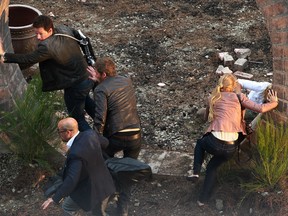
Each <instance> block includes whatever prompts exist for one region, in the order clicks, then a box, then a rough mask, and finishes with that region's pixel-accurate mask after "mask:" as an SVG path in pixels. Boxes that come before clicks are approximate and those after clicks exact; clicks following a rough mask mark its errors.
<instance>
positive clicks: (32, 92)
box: [0, 76, 63, 162]
mask: <svg viewBox="0 0 288 216" xmlns="http://www.w3.org/2000/svg"><path fill="white" fill-rule="evenodd" d="M59 101H60V99H59V97H58V96H57V92H42V91H41V79H40V77H39V76H36V77H34V78H33V79H32V81H31V82H30V83H29V85H28V88H27V91H26V92H25V94H24V96H23V98H21V99H20V98H19V99H17V100H16V101H15V107H14V110H13V111H12V112H2V113H1V117H2V118H1V125H0V130H1V132H4V133H5V134H6V135H7V136H8V137H9V139H10V143H9V145H10V149H11V150H12V151H13V152H15V153H16V154H17V155H18V156H20V157H21V158H22V159H24V160H25V161H29V162H30V161H32V160H35V159H37V160H39V159H40V160H41V159H42V158H43V157H44V155H45V154H46V153H47V152H45V151H46V150H47V148H46V147H45V146H47V145H48V141H49V140H51V139H53V138H55V136H56V126H57V117H56V115H55V113H56V110H57V109H58V110H59V109H62V108H63V104H62V103H60V102H59Z"/></svg>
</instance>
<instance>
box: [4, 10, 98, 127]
mask: <svg viewBox="0 0 288 216" xmlns="http://www.w3.org/2000/svg"><path fill="white" fill-rule="evenodd" d="M33 27H34V30H35V34H36V36H37V39H38V40H39V41H40V42H39V44H38V47H37V49H36V50H35V51H33V52H31V53H27V54H14V53H5V50H4V48H3V45H2V43H0V57H1V60H0V62H1V63H3V62H5V63H30V64H36V63H38V62H39V68H40V75H41V78H42V90H43V91H44V92H45V91H54V90H60V89H64V100H65V104H66V107H67V110H68V113H69V115H70V116H72V117H74V118H75V119H76V120H77V121H78V124H79V129H80V131H84V130H87V129H90V126H89V124H88V123H87V122H86V120H85V111H84V109H85V110H86V111H87V113H88V114H89V115H90V116H91V117H92V118H93V117H94V107H95V106H94V102H93V100H92V99H91V98H90V97H89V95H88V94H89V92H90V90H91V89H92V87H93V81H91V80H89V79H88V73H87V71H86V68H87V66H88V65H87V62H86V60H85V58H84V56H83V54H82V52H81V50H80V48H79V44H78V42H77V41H75V40H73V39H72V38H69V37H65V36H62V35H57V34H59V33H61V34H65V35H69V36H72V37H75V35H76V33H77V31H76V30H73V29H71V28H69V27H67V26H59V27H58V28H54V25H53V22H52V20H51V19H50V17H48V16H44V15H40V16H38V17H37V18H36V19H35V21H34V22H33Z"/></svg>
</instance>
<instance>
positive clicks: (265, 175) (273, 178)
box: [242, 119, 288, 192]
mask: <svg viewBox="0 0 288 216" xmlns="http://www.w3.org/2000/svg"><path fill="white" fill-rule="evenodd" d="M255 135H256V144H253V145H252V146H253V149H252V160H251V163H250V167H249V168H250V171H251V179H249V182H246V183H243V184H242V187H243V188H245V189H246V190H248V191H249V192H253V191H254V192H256V191H271V190H274V189H275V188H276V187H277V186H279V183H280V181H281V180H283V178H286V173H287V168H288V130H287V129H286V128H285V126H284V125H283V124H275V122H274V121H273V120H272V119H269V120H268V121H266V122H265V123H261V124H259V125H258V127H257V129H256V134H255Z"/></svg>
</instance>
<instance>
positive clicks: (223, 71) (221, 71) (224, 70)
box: [216, 65, 233, 75]
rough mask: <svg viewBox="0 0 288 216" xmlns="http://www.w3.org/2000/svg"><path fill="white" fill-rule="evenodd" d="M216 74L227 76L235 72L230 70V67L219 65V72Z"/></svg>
mask: <svg viewBox="0 0 288 216" xmlns="http://www.w3.org/2000/svg"><path fill="white" fill-rule="evenodd" d="M216 73H217V74H219V75H223V74H226V73H233V71H232V70H230V68H229V67H224V66H223V65H219V66H218V68H217V70H216Z"/></svg>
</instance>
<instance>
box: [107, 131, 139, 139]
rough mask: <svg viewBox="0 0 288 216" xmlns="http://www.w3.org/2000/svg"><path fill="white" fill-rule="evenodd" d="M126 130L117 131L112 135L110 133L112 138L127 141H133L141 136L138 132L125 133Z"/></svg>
mask: <svg viewBox="0 0 288 216" xmlns="http://www.w3.org/2000/svg"><path fill="white" fill-rule="evenodd" d="M125 133H126V132H119V133H116V134H114V135H112V138H113V137H114V138H116V139H120V140H128V141H133V140H137V139H140V138H141V133H140V132H138V133H136V134H132V135H125Z"/></svg>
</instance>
